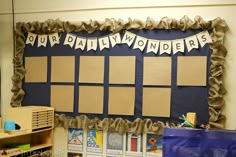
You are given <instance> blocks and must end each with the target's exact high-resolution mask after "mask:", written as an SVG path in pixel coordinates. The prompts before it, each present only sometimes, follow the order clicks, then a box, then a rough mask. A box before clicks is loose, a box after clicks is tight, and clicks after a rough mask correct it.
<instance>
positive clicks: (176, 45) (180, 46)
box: [172, 39, 184, 54]
mask: <svg viewBox="0 0 236 157" xmlns="http://www.w3.org/2000/svg"><path fill="white" fill-rule="evenodd" d="M172 48H173V54H176V53H177V52H183V53H184V39H176V40H172Z"/></svg>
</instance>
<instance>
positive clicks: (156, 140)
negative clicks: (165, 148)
mask: <svg viewBox="0 0 236 157" xmlns="http://www.w3.org/2000/svg"><path fill="white" fill-rule="evenodd" d="M146 152H147V157H158V156H160V155H161V154H162V135H157V134H147V141H146Z"/></svg>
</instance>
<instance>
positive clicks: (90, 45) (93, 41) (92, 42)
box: [87, 38, 97, 51]
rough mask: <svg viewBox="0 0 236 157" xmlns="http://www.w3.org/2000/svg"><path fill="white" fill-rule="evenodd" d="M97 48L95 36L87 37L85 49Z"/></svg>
mask: <svg viewBox="0 0 236 157" xmlns="http://www.w3.org/2000/svg"><path fill="white" fill-rule="evenodd" d="M90 50H94V51H96V50H97V38H89V39H87V51H90Z"/></svg>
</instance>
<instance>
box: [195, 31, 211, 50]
mask: <svg viewBox="0 0 236 157" xmlns="http://www.w3.org/2000/svg"><path fill="white" fill-rule="evenodd" d="M197 39H198V41H199V43H200V45H201V47H203V46H204V45H205V44H206V43H212V40H211V36H210V34H209V33H208V31H204V32H201V33H198V34H197Z"/></svg>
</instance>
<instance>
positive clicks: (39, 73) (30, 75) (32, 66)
mask: <svg viewBox="0 0 236 157" xmlns="http://www.w3.org/2000/svg"><path fill="white" fill-rule="evenodd" d="M47 65H48V60H47V57H25V70H26V73H25V82H47V70H48V69H47V67H48V66H47Z"/></svg>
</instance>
